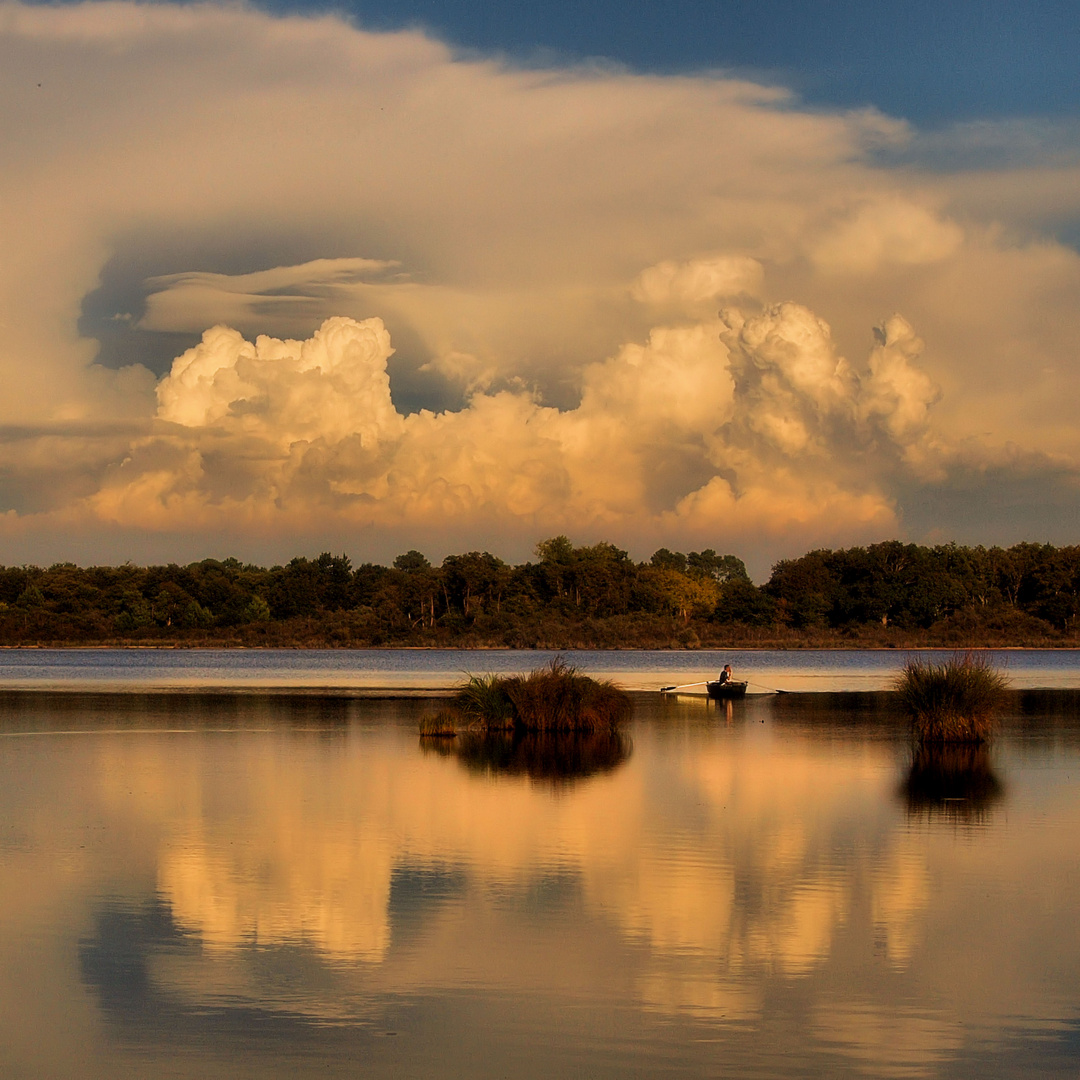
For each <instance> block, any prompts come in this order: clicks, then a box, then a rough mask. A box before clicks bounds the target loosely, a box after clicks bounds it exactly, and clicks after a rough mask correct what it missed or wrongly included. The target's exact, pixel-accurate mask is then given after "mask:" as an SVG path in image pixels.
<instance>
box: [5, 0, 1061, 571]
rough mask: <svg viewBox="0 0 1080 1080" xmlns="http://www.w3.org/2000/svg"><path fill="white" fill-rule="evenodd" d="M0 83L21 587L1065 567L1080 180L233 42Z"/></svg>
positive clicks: (409, 57)
mask: <svg viewBox="0 0 1080 1080" xmlns="http://www.w3.org/2000/svg"><path fill="white" fill-rule="evenodd" d="M0 61H2V62H0V100H3V102H4V104H5V108H4V109H3V110H0V248H2V253H3V257H2V259H0V328H2V331H0V372H2V373H3V378H4V385H5V394H4V395H3V397H2V399H0V511H4V517H3V518H2V524H0V559H6V560H8V561H12V560H15V559H18V558H20V557H26V554H27V553H28V552H31V551H33V552H47V553H48V555H47V557H58V558H59V557H64V558H75V559H78V560H80V561H86V560H87V559H89V558H102V557H113V558H124V557H128V556H129V555H132V554H134V555H135V556H136V557H156V558H161V557H194V556H195V555H197V554H202V553H210V552H212V551H216V550H217V549H218V548H219V547H220V546H221V545H222V544H226V543H228V544H229V545H231V546H233V547H236V546H237V545H239V549H240V553H241V554H246V555H249V556H250V557H256V556H260V555H266V554H268V553H269V554H270V555H271V557H281V556H282V555H284V554H287V553H288V549H290V548H292V549H298V548H302V547H306V546H311V545H318V544H322V543H326V542H327V541H328V540H330V539H332V540H333V542H334V543H335V545H336V546H345V547H348V548H350V549H352V550H353V551H354V553H355V554H362V555H364V556H365V557H379V558H385V557H388V556H390V555H392V554H393V553H394V550H395V548H396V547H397V546H399V545H400V544H402V543H407V544H409V545H410V546H421V547H424V548H427V549H431V551H432V554H433V555H439V554H442V553H445V552H444V551H443V550H442V549H443V548H448V547H451V546H459V547H462V546H464V547H492V548H494V549H497V550H502V551H503V552H504V553H505V554H507V555H508V556H509V557H518V556H521V555H524V554H525V553H527V551H528V550H529V548H530V547H531V545H532V543H533V542H535V540H536V539H537V538H538V537H539V536H542V535H550V534H552V533H554V532H561V531H566V532H569V533H571V534H572V535H575V536H576V537H578V538H579V539H581V540H589V539H597V538H600V537H601V536H605V537H608V538H613V539H615V540H617V541H618V542H620V543H622V544H623V545H624V546H628V547H631V548H632V549H634V550H635V551H636V553H638V554H647V553H648V550H649V546H650V545H653V544H656V545H659V544H660V543H663V544H666V545H668V546H682V545H691V546H692V545H693V544H697V543H707V545H708V546H713V547H718V548H719V547H732V548H736V547H739V546H740V545H742V550H744V551H745V550H746V549H747V547H749V548H752V549H753V550H755V551H757V552H758V554H759V556H760V557H761V558H765V557H768V556H769V555H774V554H778V553H792V552H796V551H800V550H802V549H803V548H805V547H806V546H808V545H810V544H814V543H826V542H828V543H847V542H857V541H860V540H865V539H872V538H878V537H882V536H887V535H897V534H907V535H911V536H913V538H916V539H923V538H927V537H931V538H938V537H953V536H955V537H957V538H959V539H976V540H979V539H983V540H988V541H995V540H1001V541H1008V540H1014V539H1021V538H1025V537H1027V536H1029V534H1030V533H1031V530H1032V529H1039V530H1041V535H1039V536H1032V537H1031V538H1036V539H1042V538H1053V539H1064V538H1065V537H1066V535H1067V534H1068V532H1069V530H1070V529H1071V522H1072V521H1073V520H1074V519H1075V510H1076V466H1075V462H1076V461H1077V460H1078V459H1080V440H1078V437H1077V435H1078V433H1077V428H1076V425H1075V423H1074V421H1073V406H1072V402H1073V401H1074V400H1075V397H1076V395H1077V392H1078V391H1080V370H1078V367H1077V364H1076V349H1075V342H1076V341H1077V340H1080V304H1078V303H1077V300H1078V298H1080V256H1078V255H1077V253H1076V251H1075V250H1073V249H1072V248H1071V247H1069V246H1067V245H1066V244H1064V243H1062V242H1061V241H1060V240H1059V239H1057V237H1058V236H1059V235H1065V234H1066V233H1067V231H1068V229H1069V228H1070V227H1071V223H1075V222H1076V221H1077V220H1080V183H1078V181H1080V164H1078V162H1080V156H1078V155H1077V154H1076V153H1075V150H1070V149H1069V146H1074V145H1075V143H1074V142H1072V143H1069V142H1068V141H1066V143H1065V145H1064V147H1063V146H1057V147H1055V149H1054V152H1053V154H1052V155H1050V154H1049V153H1046V154H1044V155H1042V156H1040V152H1039V149H1038V146H1037V145H1036V146H1034V147H1033V145H1032V143H1031V140H1030V139H1020V135H1019V134H1017V133H1015V132H1012V133H1010V132H1011V129H1009V128H1006V127H1002V128H1001V130H1000V131H999V132H997V134H996V136H995V138H996V139H997V142H998V143H1001V144H1002V145H1003V146H1004V149H1003V150H1002V152H1001V153H1000V154H998V155H997V156H996V157H995V158H994V159H993V161H991V162H990V163H989V164H988V163H987V162H985V161H982V162H980V164H979V165H978V167H975V166H964V167H961V166H959V165H958V166H956V167H954V168H949V167H943V166H942V164H941V162H942V161H943V160H947V151H948V148H949V146H950V145H955V147H956V148H957V150H958V154H959V152H960V151H962V150H963V148H964V147H965V146H966V145H967V143H968V142H970V133H965V132H964V131H959V130H958V131H957V132H956V133H955V135H954V136H950V134H949V133H948V132H944V133H939V134H937V135H935V137H934V146H933V151H934V153H933V157H934V165H933V167H931V166H930V165H928V164H927V165H920V164H919V162H920V153H921V149H920V148H921V146H922V144H923V142H925V140H923V139H922V137H921V136H920V135H919V133H917V132H914V131H912V130H911V129H910V128H909V127H908V126H907V125H905V124H904V123H903V122H902V121H898V120H894V119H891V118H888V117H883V116H881V115H879V114H877V113H874V112H872V111H857V112H845V113H833V114H829V113H824V112H821V111H820V110H816V111H812V112H811V111H808V110H803V109H800V107H799V104H798V102H797V101H796V100H794V99H793V98H792V97H791V96H790V95H789V94H787V93H786V92H785V91H783V90H782V89H778V88H775V87H768V86H761V85H755V84H751V83H748V82H745V81H740V80H736V79H732V78H727V77H724V76H722V75H703V76H700V77H656V76H636V75H630V74H626V73H622V72H618V71H611V70H598V69H594V68H588V67H568V68H562V69H559V68H552V69H548V70H527V71H523V70H519V69H515V68H513V67H510V66H507V65H505V64H503V63H500V62H496V61H493V60H485V59H483V58H479V59H478V58H475V57H461V56H457V55H455V54H454V53H453V52H452V51H451V50H450V49H448V48H447V47H446V46H445V45H443V44H441V43H439V42H437V41H434V40H432V39H430V38H428V37H425V36H423V35H422V34H420V33H417V32H405V33H392V34H374V33H368V32H365V31H364V30H362V29H360V28H358V27H356V26H353V25H350V24H348V23H345V22H343V21H341V20H340V19H339V18H336V17H330V16H320V17H318V18H308V19H304V18H297V17H287V18H283V17H275V16H271V15H267V14H264V13H261V12H257V11H254V10H249V9H244V8H233V7H218V6H213V5H200V4H196V5H190V6H184V7H174V6H169V5H160V6H152V7H145V6H138V5H132V4H126V3H112V2H104V3H84V4H76V5H70V6H65V7H37V6H29V5H22V4H18V3H6V4H0ZM950 138H953V140H954V141H953V144H950V142H949V140H950ZM1018 139H1020V142H1019V143H1018V142H1017V140H1018ZM982 141H983V142H984V143H985V142H986V137H985V132H984V133H983V140H982ZM995 145H996V144H995ZM969 156H970V155H969ZM957 160H966V159H964V158H963V157H962V155H961V156H960V157H958V158H957ZM994 161H996V162H998V164H996V165H995V164H994ZM890 162H894V163H895V162H898V163H899V164H889V163H890ZM897 312H899V313H900V314H895V313H897ZM718 313H720V314H718ZM95 320H96V322H95ZM874 327H877V328H878V329H877V331H875V332H873V333H872V331H873V328H874ZM208 328H209V329H208ZM913 328H915V329H913ZM916 330H917V333H918V336H916ZM875 333H876V336H874V334H875ZM95 337H96V338H97V339H100V340H101V341H104V340H105V339H106V338H107V337H109V338H110V340H112V339H113V338H115V339H116V340H117V341H120V342H122V343H124V348H125V349H126V350H127V352H126V353H125V360H126V361H131V360H135V361H138V362H137V363H134V364H132V363H126V365H125V366H120V367H117V366H116V363H117V361H109V360H108V357H107V356H106V355H105V352H102V353H101V355H100V356H99V355H98V341H97V340H95ZM920 338H921V339H922V340H920ZM181 339H183V340H186V341H188V342H189V343H190V345H191V347H190V348H188V349H187V350H186V351H185V350H184V349H183V348H182V347H181V348H177V349H175V350H172V351H171V352H168V353H163V349H165V347H166V345H167V344H168V343H173V342H176V341H180V340H181ZM924 341H925V343H926V344H925V346H924V344H923V342H924ZM140 350H142V351H140ZM177 353H180V354H181V355H179V356H177ZM165 356H169V357H174V356H175V357H176V358H175V359H173V360H172V362H171V364H170V363H169V362H168V361H167V360H165V359H164V357H165ZM95 358H97V359H100V360H102V361H103V362H102V363H96V362H95ZM845 358H846V359H845ZM109 364H112V365H113V366H109ZM132 537H140V538H141V539H140V541H139V545H141V546H137V547H136V548H135V549H134V550H133V549H132V547H131V542H132V541H131V538H132ZM155 537H156V538H157V539H155ZM500 544H501V545H503V546H502V548H501V549H500ZM200 545H201V548H200ZM361 547H362V548H363V550H360V548H361ZM436 548H439V550H435V549H436ZM197 549H199V550H197ZM36 557H38V556H36Z"/></svg>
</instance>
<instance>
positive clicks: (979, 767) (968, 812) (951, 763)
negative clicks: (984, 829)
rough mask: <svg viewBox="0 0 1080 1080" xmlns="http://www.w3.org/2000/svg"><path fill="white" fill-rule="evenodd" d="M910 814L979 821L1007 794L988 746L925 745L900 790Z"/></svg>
mask: <svg viewBox="0 0 1080 1080" xmlns="http://www.w3.org/2000/svg"><path fill="white" fill-rule="evenodd" d="M900 793H901V795H902V796H903V798H904V800H905V801H906V802H907V808H908V813H909V814H914V815H920V816H923V815H924V816H926V817H930V818H934V817H943V818H946V819H948V820H951V821H979V820H982V819H983V818H985V817H986V815H987V812H988V811H989V810H990V808H991V807H992V806H993V805H994V803H996V802H998V800H1000V799H1001V798H1002V796H1004V794H1005V786H1004V784H1002V782H1001V780H1000V779H998V777H997V775H996V774H995V772H994V770H993V768H992V767H991V765H990V755H989V753H988V751H987V749H986V747H985V746H971V745H966V744H962V743H946V744H944V745H942V744H938V745H931V744H925V745H923V746H920V747H919V748H918V749H916V751H915V756H914V758H913V759H912V762H911V767H910V769H908V774H907V777H906V778H905V780H904V783H903V785H902V787H901V792H900Z"/></svg>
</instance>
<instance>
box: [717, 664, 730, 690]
mask: <svg viewBox="0 0 1080 1080" xmlns="http://www.w3.org/2000/svg"><path fill="white" fill-rule="evenodd" d="M716 681H717V682H718V683H719V684H720V685H721V686H723V685H724V684H725V683H729V682H731V665H730V664H725V665H724V670H723V671H721V672H720V677H719V678H718V679H717V680H716Z"/></svg>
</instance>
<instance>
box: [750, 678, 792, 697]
mask: <svg viewBox="0 0 1080 1080" xmlns="http://www.w3.org/2000/svg"><path fill="white" fill-rule="evenodd" d="M746 684H747V686H757V687H759V688H760V689H762V690H768V691H769V693H770V694H786V693H787V691H786V690H777V689H776V687H775V686H766V685H765V684H764V683H759V682H750V680H749V679H747V680H746Z"/></svg>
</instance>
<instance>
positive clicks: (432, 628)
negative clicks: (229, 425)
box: [0, 536, 1080, 648]
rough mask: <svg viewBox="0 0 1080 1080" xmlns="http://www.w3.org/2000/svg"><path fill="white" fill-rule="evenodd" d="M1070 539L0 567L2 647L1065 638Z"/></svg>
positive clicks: (542, 549)
mask: <svg viewBox="0 0 1080 1080" xmlns="http://www.w3.org/2000/svg"><path fill="white" fill-rule="evenodd" d="M1078 612H1080V547H1059V548H1055V547H1052V546H1051V545H1049V544H1017V545H1016V546H1014V547H1011V548H1007V549H1003V548H998V547H992V548H983V547H960V546H957V545H955V544H947V545H942V546H938V547H920V546H917V545H915V544H904V543H900V542H899V541H892V542H887V543H881V544H873V545H871V546H869V547H865V548H863V547H856V548H848V549H847V550H842V551H827V550H822V551H812V552H810V553H809V554H806V555H803V556H802V557H801V558H798V559H786V560H784V561H782V562H779V563H777V564H776V566H775V567H774V568H773V571H772V575H771V577H770V578H769V580H768V581H767V582H766V583H765V584H764V585H763V586H761V587H758V586H756V585H754V583H753V582H752V581H751V580H750V578H749V577H748V576H747V573H746V569H745V567H744V565H743V563H742V561H741V560H740V559H738V558H737V557H735V556H734V555H717V554H716V552H715V551H712V550H706V551H695V552H690V553H689V554H684V553H681V552H677V551H669V550H667V549H666V548H661V549H660V550H659V551H657V552H656V553H655V554H654V555H653V556H652V558H651V559H650V560H649V561H648V562H643V563H638V562H635V561H634V560H632V559H631V558H629V556H628V555H627V553H626V552H625V551H621V550H620V549H619V548H617V547H615V546H614V545H612V544H609V543H599V544H596V545H593V546H575V545H574V544H572V543H571V542H570V541H569V540H568V539H567V538H566V537H565V536H558V537H554V538H552V539H550V540H545V541H543V542H542V543H541V544H538V545H537V548H536V559H535V561H531V562H526V563H524V564H522V565H519V566H511V565H507V564H506V563H504V562H503V561H502V560H501V559H498V558H496V557H495V556H494V555H490V554H488V553H487V552H476V551H473V552H468V553H467V554H463V555H449V556H447V557H446V558H445V559H444V560H443V561H442V564H441V565H440V566H432V565H431V563H430V562H429V561H428V560H427V559H426V558H425V557H424V556H423V555H422V554H421V553H420V552H418V551H409V552H406V553H405V554H403V555H399V556H398V557H397V558H396V559H395V560H394V564H393V566H389V567H387V566H378V565H374V564H371V563H364V564H363V565H361V566H356V567H354V566H353V565H352V564H351V562H350V561H349V559H348V558H347V557H346V556H344V555H331V554H323V555H320V556H319V557H318V558H317V559H307V558H295V559H293V560H292V561H291V562H289V563H288V564H287V565H285V566H274V567H270V568H269V569H267V568H264V567H259V566H249V565H244V564H242V563H240V562H238V561H237V560H236V559H225V560H223V561H218V560H215V559H205V560H203V561H202V562H197V563H192V564H191V565H190V566H177V565H175V564H170V565H168V566H148V567H140V566H132V565H130V564H129V565H125V566H96V567H89V568H82V567H78V566H75V565H73V564H71V563H61V564H58V565H55V566H51V567H49V568H48V569H44V568H40V567H36V566H20V567H0V644H3V645H36V644H41V645H50V644H51V645H60V644H70V645H77V644H133V645H168V644H176V645H249V646H255V645H276V646H291V645H298V646H315V645H326V646H388V645H398V646H456V645H460V646H491V647H503V646H509V647H514V648H530V647H547V648H576V647H580V648H590V647H591V648H618V647H652V648H666V647H672V648H698V647H702V646H733V645H781V646H791V647H798V646H827V645H846V646H851V645H855V646H859V645H863V646H878V645H885V646H896V647H905V646H914V645H935V644H936V645H950V646H975V645H984V644H994V645H1001V644H1011V645H1054V644H1058V645H1074V644H1078V643H1080V642H1078V638H1080V635H1078V633H1077V629H1078V628H1077V614H1078Z"/></svg>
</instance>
